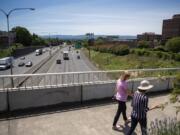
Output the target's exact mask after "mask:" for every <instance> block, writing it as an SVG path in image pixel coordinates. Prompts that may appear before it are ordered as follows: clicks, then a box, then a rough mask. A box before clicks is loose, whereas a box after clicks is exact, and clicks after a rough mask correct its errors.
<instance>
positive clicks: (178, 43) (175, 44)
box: [166, 37, 180, 53]
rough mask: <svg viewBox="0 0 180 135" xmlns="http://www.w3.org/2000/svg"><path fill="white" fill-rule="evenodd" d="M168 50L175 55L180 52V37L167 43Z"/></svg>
mask: <svg viewBox="0 0 180 135" xmlns="http://www.w3.org/2000/svg"><path fill="white" fill-rule="evenodd" d="M166 49H167V50H168V51H171V52H174V53H178V52H180V37H175V38H172V39H169V40H168V41H167V43H166Z"/></svg>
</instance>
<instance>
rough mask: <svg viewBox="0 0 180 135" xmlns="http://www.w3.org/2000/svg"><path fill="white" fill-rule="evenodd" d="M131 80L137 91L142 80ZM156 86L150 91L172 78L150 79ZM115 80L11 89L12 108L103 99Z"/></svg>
mask: <svg viewBox="0 0 180 135" xmlns="http://www.w3.org/2000/svg"><path fill="white" fill-rule="evenodd" d="M141 80H142V79H138V80H131V81H129V82H128V87H129V89H130V90H132V89H133V91H135V90H136V89H137V86H138V85H139V83H140V81H141ZM149 80H150V82H151V83H152V84H153V85H154V88H153V89H152V90H151V91H149V92H155V91H165V90H168V89H171V88H172V80H173V79H172V78H171V79H170V81H169V79H165V80H162V79H149ZM114 89H115V82H111V83H101V84H86V85H80V86H69V87H59V88H42V89H33V90H22V91H11V92H9V104H10V110H11V111H13V110H19V109H27V108H36V107H43V106H49V105H56V104H61V103H73V102H81V101H88V100H93V99H102V98H108V97H112V96H113V95H114V93H115V92H114ZM6 106H7V99H6V92H0V111H6V109H7V107H6Z"/></svg>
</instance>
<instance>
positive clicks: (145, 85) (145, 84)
mask: <svg viewBox="0 0 180 135" xmlns="http://www.w3.org/2000/svg"><path fill="white" fill-rule="evenodd" d="M153 87H154V86H153V85H151V84H150V82H149V81H147V80H143V81H141V83H140V85H139V86H138V89H139V90H144V91H146V90H149V89H151V88H153Z"/></svg>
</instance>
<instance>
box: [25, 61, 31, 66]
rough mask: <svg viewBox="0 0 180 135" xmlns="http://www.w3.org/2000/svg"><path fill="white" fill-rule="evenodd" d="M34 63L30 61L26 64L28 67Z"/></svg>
mask: <svg viewBox="0 0 180 135" xmlns="http://www.w3.org/2000/svg"><path fill="white" fill-rule="evenodd" d="M32 65H33V63H32V61H28V62H27V63H26V65H25V66H26V67H31V66H32Z"/></svg>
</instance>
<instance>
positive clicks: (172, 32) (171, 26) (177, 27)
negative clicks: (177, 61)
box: [162, 14, 180, 41]
mask: <svg viewBox="0 0 180 135" xmlns="http://www.w3.org/2000/svg"><path fill="white" fill-rule="evenodd" d="M178 36H180V14H176V15H174V16H173V17H172V19H167V20H163V28H162V39H163V41H167V40H168V39H170V38H173V37H178Z"/></svg>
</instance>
